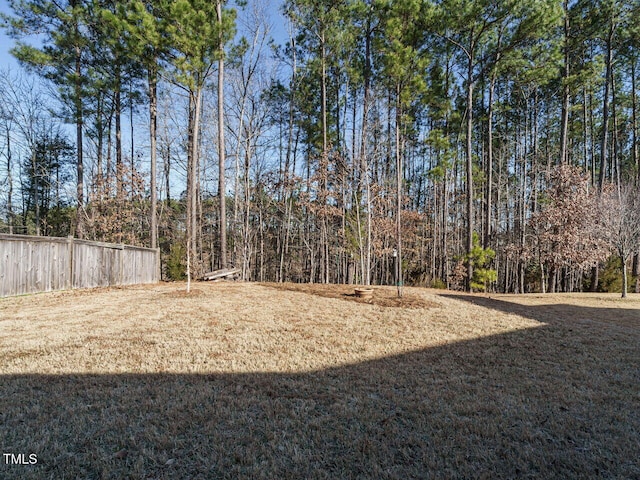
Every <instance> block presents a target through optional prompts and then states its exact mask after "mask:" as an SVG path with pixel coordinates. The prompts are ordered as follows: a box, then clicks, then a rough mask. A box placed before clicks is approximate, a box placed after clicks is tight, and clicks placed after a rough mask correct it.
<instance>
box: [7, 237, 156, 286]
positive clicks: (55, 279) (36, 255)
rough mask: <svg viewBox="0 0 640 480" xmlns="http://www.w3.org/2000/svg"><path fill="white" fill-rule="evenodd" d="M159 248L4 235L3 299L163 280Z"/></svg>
mask: <svg viewBox="0 0 640 480" xmlns="http://www.w3.org/2000/svg"><path fill="white" fill-rule="evenodd" d="M159 255H160V253H159V250H157V249H150V248H142V247H132V246H128V245H116V244H110V243H103V242H89V241H86V240H77V239H73V238H71V237H69V238H57V237H31V236H26V235H2V234H0V297H6V296H10V295H22V294H25V293H36V292H47V291H51V290H62V289H65V288H91V287H107V286H113V285H132V284H137V283H154V282H157V281H159V279H160V272H159V268H158V265H159Z"/></svg>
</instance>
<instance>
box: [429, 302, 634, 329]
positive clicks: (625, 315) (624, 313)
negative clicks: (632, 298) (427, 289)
mask: <svg viewBox="0 0 640 480" xmlns="http://www.w3.org/2000/svg"><path fill="white" fill-rule="evenodd" d="M439 296H441V297H445V298H451V299H454V300H461V301H464V302H468V303H472V304H474V305H478V306H481V307H485V308H489V309H492V310H498V311H501V312H504V313H513V314H515V315H520V316H522V317H525V318H530V319H532V320H536V321H538V322H543V323H547V324H551V325H562V326H567V325H568V323H570V322H574V321H578V322H587V323H588V322H601V323H606V324H607V325H608V326H609V327H614V328H615V327H616V326H631V327H634V329H636V328H640V310H638V309H623V308H611V307H587V306H584V307H583V306H577V305H570V304H558V303H552V304H550V305H522V304H520V303H515V302H509V301H505V300H499V299H496V298H491V297H486V296H484V297H483V296H479V295H465V294H451V293H442V294H440V295H439ZM603 326H604V325H603ZM636 332H638V330H636Z"/></svg>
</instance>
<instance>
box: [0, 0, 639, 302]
mask: <svg viewBox="0 0 640 480" xmlns="http://www.w3.org/2000/svg"><path fill="white" fill-rule="evenodd" d="M9 3H10V6H11V13H10V14H7V15H5V16H3V17H2V25H3V27H4V29H5V31H6V32H7V33H8V34H9V35H10V36H11V37H12V38H13V39H15V45H14V47H13V49H12V54H13V55H14V56H15V57H16V58H17V59H18V60H19V62H20V64H21V65H22V66H23V67H24V69H23V70H21V71H20V72H16V71H10V70H7V69H5V70H3V71H2V73H1V75H2V79H1V81H0V84H1V86H0V97H1V99H0V143H1V145H0V233H13V234H29V235H55V236H66V235H69V234H73V235H75V236H77V237H79V238H84V239H87V240H95V241H108V242H117V243H120V242H126V243H130V244H133V245H139V246H147V247H152V248H155V247H156V246H158V247H160V248H161V251H162V275H163V278H166V279H187V278H188V279H189V280H190V279H191V278H197V277H199V276H200V275H202V274H203V273H204V272H207V271H210V270H214V269H217V268H227V267H235V268H238V269H240V270H241V272H242V277H243V279H245V280H252V281H253V280H256V281H278V282H285V281H287V282H319V283H357V284H364V285H369V284H386V285H396V286H397V289H398V295H401V294H402V287H403V285H405V284H407V285H422V286H431V287H437V288H453V289H466V290H470V289H474V290H485V291H498V292H514V293H526V292H534V291H538V292H558V291H587V290H592V291H598V290H605V291H616V290H617V291H622V292H623V295H624V294H626V292H627V290H633V289H635V290H636V291H638V289H640V281H638V277H639V273H640V272H639V270H640V255H639V252H640V230H639V228H638V225H640V208H639V207H640V205H639V202H640V190H639V188H640V168H639V161H640V160H639V153H638V99H637V85H636V84H637V71H638V66H639V58H638V47H639V46H640V30H639V27H638V25H637V22H634V19H635V18H638V15H639V14H640V2H638V1H636V0H624V1H613V0H598V1H595V2H594V1H588V2H587V1H583V0H543V1H538V0H526V1H514V0H492V1H489V0H477V1H471V0H339V1H334V2H326V1H322V0H287V1H285V2H284V3H282V4H280V5H278V6H277V8H276V7H274V5H272V4H268V3H267V2H263V1H262V0H247V1H246V2H236V3H231V2H226V1H223V0H217V1H215V2H205V1H201V0H175V1H169V0H162V1H156V2H148V1H146V0H127V1H111V0H69V1H59V2H52V1H49V0H24V1H18V0H13V1H10V2H9Z"/></svg>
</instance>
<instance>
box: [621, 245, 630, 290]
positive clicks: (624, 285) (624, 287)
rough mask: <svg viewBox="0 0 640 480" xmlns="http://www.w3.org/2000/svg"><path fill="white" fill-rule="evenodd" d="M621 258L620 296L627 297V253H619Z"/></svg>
mask: <svg viewBox="0 0 640 480" xmlns="http://www.w3.org/2000/svg"><path fill="white" fill-rule="evenodd" d="M620 260H622V298H627V290H629V282H628V280H627V255H620Z"/></svg>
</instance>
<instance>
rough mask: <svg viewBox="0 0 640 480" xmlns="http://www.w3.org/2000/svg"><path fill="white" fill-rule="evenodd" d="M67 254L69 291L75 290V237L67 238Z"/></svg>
mask: <svg viewBox="0 0 640 480" xmlns="http://www.w3.org/2000/svg"><path fill="white" fill-rule="evenodd" d="M67 252H68V254H69V265H68V267H67V285H66V286H67V289H72V288H73V268H74V265H73V235H69V236H68V237H67Z"/></svg>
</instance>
